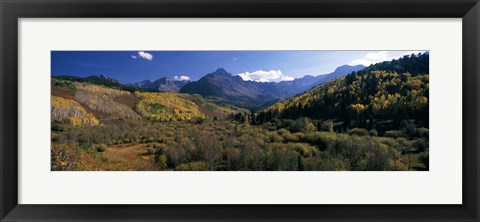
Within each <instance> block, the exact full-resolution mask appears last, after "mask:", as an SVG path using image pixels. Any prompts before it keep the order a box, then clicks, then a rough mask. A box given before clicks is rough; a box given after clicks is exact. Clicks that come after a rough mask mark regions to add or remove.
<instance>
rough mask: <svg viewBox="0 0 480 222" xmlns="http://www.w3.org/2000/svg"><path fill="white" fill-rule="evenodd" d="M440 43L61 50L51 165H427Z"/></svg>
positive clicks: (54, 82)
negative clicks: (434, 54) (432, 58)
mask: <svg viewBox="0 0 480 222" xmlns="http://www.w3.org/2000/svg"><path fill="white" fill-rule="evenodd" d="M429 55H430V52H429V51H425V50H403V51H402V50H395V51H373V50H371V51H370V50H362V51H359V50H351V51H348V50H338V51H331V50H329V51H326V50H245V51H238V50H232V51H228V50H226V51H207V50H205V51H156V50H137V51H51V95H50V107H51V129H50V130H51V152H50V154H51V155H50V156H51V171H428V170H429Z"/></svg>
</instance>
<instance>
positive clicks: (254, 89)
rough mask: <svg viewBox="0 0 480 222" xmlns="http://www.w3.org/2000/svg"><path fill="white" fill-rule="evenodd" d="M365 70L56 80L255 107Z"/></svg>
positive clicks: (222, 71) (347, 68)
mask: <svg viewBox="0 0 480 222" xmlns="http://www.w3.org/2000/svg"><path fill="white" fill-rule="evenodd" d="M364 68H365V67H364V66H362V65H358V66H349V65H344V66H340V67H338V68H337V69H335V71H334V72H332V73H329V74H324V75H319V76H311V75H306V76H304V77H302V78H298V79H295V80H293V81H282V82H278V83H277V82H255V81H245V80H243V79H242V78H241V77H240V76H238V75H232V74H231V73H229V72H227V71H226V70H225V69H223V68H219V69H217V70H216V71H215V72H212V73H209V74H207V75H205V76H203V77H202V78H200V79H199V80H198V81H194V82H191V81H189V80H180V79H175V78H169V77H162V78H160V79H157V80H155V81H153V82H152V81H150V80H144V81H140V82H136V83H127V84H122V83H120V82H119V81H118V80H116V79H114V78H110V77H108V76H106V75H100V76H88V77H84V78H82V77H76V76H55V77H53V78H57V79H64V80H72V81H78V82H87V83H93V84H97V85H103V86H108V87H113V88H117V89H122V90H127V91H130V92H135V91H147V92H180V93H189V94H199V95H201V96H203V97H205V98H208V99H210V100H214V101H219V102H227V103H230V104H232V105H237V106H240V107H249V108H254V107H258V106H261V105H265V104H268V103H272V102H275V101H278V100H282V99H285V98H288V97H291V96H295V95H298V94H300V93H303V92H305V91H307V90H309V89H311V88H313V87H315V86H317V85H319V84H322V83H325V82H327V81H330V80H332V79H335V78H338V77H342V76H345V75H347V74H349V73H351V72H353V71H359V70H362V69H364Z"/></svg>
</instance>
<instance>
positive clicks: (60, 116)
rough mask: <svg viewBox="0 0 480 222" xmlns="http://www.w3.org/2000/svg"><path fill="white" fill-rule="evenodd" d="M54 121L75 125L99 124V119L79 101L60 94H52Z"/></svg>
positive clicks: (51, 103)
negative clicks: (59, 95)
mask: <svg viewBox="0 0 480 222" xmlns="http://www.w3.org/2000/svg"><path fill="white" fill-rule="evenodd" d="M50 105H51V116H52V121H60V122H66V123H69V124H71V125H72V126H74V127H81V126H94V125H98V124H99V121H98V119H97V118H96V117H95V116H94V115H93V114H91V113H89V112H87V111H86V110H85V108H84V107H83V106H82V105H80V104H79V103H78V102H76V101H74V100H71V99H65V98H62V97H58V96H51V102H50Z"/></svg>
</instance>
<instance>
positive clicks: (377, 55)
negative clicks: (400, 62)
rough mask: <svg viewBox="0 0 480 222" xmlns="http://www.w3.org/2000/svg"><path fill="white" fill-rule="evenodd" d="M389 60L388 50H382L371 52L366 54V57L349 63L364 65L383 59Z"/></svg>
mask: <svg viewBox="0 0 480 222" xmlns="http://www.w3.org/2000/svg"><path fill="white" fill-rule="evenodd" d="M387 60H389V56H388V52H387V51H380V52H370V53H367V54H366V55H365V57H363V58H360V59H355V60H353V61H352V62H351V63H350V64H349V65H351V66H355V65H364V66H369V65H371V64H374V63H379V62H383V61H387Z"/></svg>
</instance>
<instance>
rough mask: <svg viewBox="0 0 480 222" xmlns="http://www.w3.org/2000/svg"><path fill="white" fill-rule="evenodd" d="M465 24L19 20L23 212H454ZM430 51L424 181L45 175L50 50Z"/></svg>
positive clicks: (414, 175) (340, 175) (368, 175)
mask: <svg viewBox="0 0 480 222" xmlns="http://www.w3.org/2000/svg"><path fill="white" fill-rule="evenodd" d="M461 24H462V23H461V19H21V20H20V21H19V36H20V38H19V61H20V64H19V83H20V86H19V110H20V113H19V124H20V127H19V136H20V138H19V169H20V170H19V203H20V204H94V203H95V204H127V203H128V204H183V203H195V204H196V203H202V204H206V203H216V204H234V203H241V204H247V203H248V204H251V203H256V204H258V203H269V204H286V203H295V204H296V203H299V204H300V203H302V204H313V203H315V204H431V203H434V204H461V203H462V198H461V196H462V173H461V170H462V156H461V154H462V150H461V149H462V140H461V138H462V122H461V120H462V102H461V101H462V99H461V98H462V94H461V92H462V91H461V89H462V82H461V80H462V69H461V65H462V50H461V46H462V36H461V31H462V28H461V27H462V25H461ZM279 49H288V50H430V171H429V172H50V102H49V100H50V50H279Z"/></svg>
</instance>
